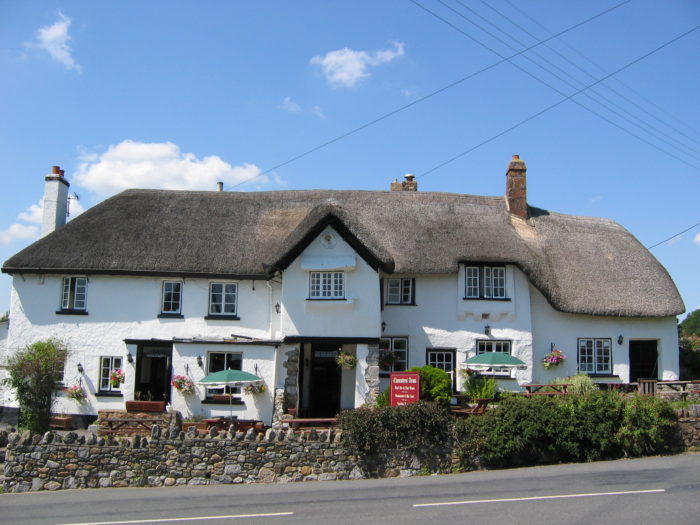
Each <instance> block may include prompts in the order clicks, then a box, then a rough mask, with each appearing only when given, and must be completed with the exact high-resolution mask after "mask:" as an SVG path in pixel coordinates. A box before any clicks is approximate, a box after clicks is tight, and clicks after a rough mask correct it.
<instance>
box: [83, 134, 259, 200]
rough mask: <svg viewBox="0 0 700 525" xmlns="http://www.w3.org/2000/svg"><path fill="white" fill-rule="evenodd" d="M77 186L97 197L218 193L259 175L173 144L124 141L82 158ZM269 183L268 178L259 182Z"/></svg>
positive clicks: (255, 169) (252, 168)
mask: <svg viewBox="0 0 700 525" xmlns="http://www.w3.org/2000/svg"><path fill="white" fill-rule="evenodd" d="M80 160H81V163H80V164H79V166H78V170H77V172H76V173H75V180H76V182H77V183H78V184H79V185H80V186H82V187H83V188H86V189H88V190H90V191H92V192H94V193H96V194H98V195H102V196H106V195H111V194H113V193H116V192H118V191H121V190H124V189H127V188H153V189H167V190H212V191H213V190H215V189H216V183H217V182H218V181H222V182H223V183H224V184H225V185H226V186H232V185H234V184H238V183H240V182H243V181H245V180H248V179H252V178H253V177H255V176H257V175H258V174H259V173H260V168H258V167H257V166H255V165H253V164H247V163H246V164H243V165H241V166H232V165H231V164H229V163H227V162H225V161H224V160H222V159H221V158H220V157H218V156H216V155H211V156H208V157H204V158H202V159H198V158H197V157H196V156H195V155H194V154H193V153H183V152H181V151H180V147H179V146H178V145H177V144H173V143H172V142H160V143H158V142H156V143H148V142H137V141H133V140H125V141H122V142H120V143H119V144H116V145H112V146H110V147H109V148H108V149H107V151H105V152H104V153H102V154H100V155H95V154H87V155H84V156H82V157H81V159H80ZM256 180H257V182H258V183H263V184H266V183H268V182H269V179H268V178H267V177H264V176H263V177H259V178H257V179H256Z"/></svg>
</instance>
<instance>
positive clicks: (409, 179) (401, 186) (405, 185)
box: [389, 173, 418, 191]
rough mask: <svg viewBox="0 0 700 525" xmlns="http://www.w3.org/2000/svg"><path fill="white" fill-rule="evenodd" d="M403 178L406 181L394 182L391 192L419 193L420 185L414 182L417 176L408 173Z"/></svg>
mask: <svg viewBox="0 0 700 525" xmlns="http://www.w3.org/2000/svg"><path fill="white" fill-rule="evenodd" d="M403 178H404V179H406V180H403V181H401V182H399V181H398V180H394V182H392V183H391V186H390V188H389V189H390V190H391V191H418V183H417V182H416V181H415V180H414V179H415V178H416V176H415V175H412V174H411V173H407V174H406V175H404V176H403Z"/></svg>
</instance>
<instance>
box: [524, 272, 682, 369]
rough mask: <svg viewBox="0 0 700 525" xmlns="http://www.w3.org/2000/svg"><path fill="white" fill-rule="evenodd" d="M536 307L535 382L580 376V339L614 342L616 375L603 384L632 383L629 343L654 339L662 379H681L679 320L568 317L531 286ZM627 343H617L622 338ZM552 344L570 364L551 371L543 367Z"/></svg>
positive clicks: (564, 364) (572, 315)
mask: <svg viewBox="0 0 700 525" xmlns="http://www.w3.org/2000/svg"><path fill="white" fill-rule="evenodd" d="M530 297H531V304H532V307H531V308H532V331H533V348H534V354H533V358H534V367H533V381H534V382H536V383H547V382H550V381H551V380H553V379H554V378H557V377H566V376H570V375H573V374H576V372H577V362H576V360H577V348H578V346H577V345H578V338H580V337H592V338H610V339H612V354H613V355H612V360H613V375H614V376H617V377H611V378H600V379H599V380H600V381H602V382H611V383H612V382H623V383H626V382H629V342H630V341H631V340H635V339H637V340H642V339H653V340H656V341H658V346H657V348H658V352H659V377H660V378H661V379H666V380H674V379H678V370H679V363H678V331H677V323H676V318H675V317H664V318H643V319H636V318H628V317H594V316H587V315H575V314H565V313H561V312H557V311H556V310H554V309H553V308H552V307H551V306H550V305H549V303H548V302H547V300H546V299H545V298H544V296H543V295H542V294H541V293H540V292H539V291H538V290H536V289H535V288H534V287H533V286H530ZM620 335H622V337H623V339H624V341H623V343H622V344H621V345H620V344H618V343H617V339H618V336H620ZM551 343H554V345H555V347H556V348H558V349H559V350H562V351H563V352H564V354H565V355H566V356H567V359H566V361H564V363H562V364H561V365H559V366H556V367H552V368H550V369H549V370H547V369H545V368H544V366H542V364H541V362H542V358H543V357H544V355H545V354H547V353H548V352H549V351H550V348H551Z"/></svg>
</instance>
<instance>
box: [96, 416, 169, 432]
mask: <svg viewBox="0 0 700 525" xmlns="http://www.w3.org/2000/svg"><path fill="white" fill-rule="evenodd" d="M162 420H163V419H162V418H110V419H103V420H102V421H103V422H104V423H106V424H107V430H105V431H104V432H105V433H107V434H116V433H117V432H119V429H121V428H122V427H123V426H124V425H127V424H129V423H136V424H137V425H139V426H142V427H143V428H145V429H146V430H148V431H149V432H150V431H151V427H152V426H153V424H155V423H160V422H161V421H162Z"/></svg>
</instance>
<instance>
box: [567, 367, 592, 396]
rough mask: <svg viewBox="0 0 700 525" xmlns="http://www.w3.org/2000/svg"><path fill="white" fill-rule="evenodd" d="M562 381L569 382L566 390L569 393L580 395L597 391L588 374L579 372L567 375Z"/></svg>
mask: <svg viewBox="0 0 700 525" xmlns="http://www.w3.org/2000/svg"><path fill="white" fill-rule="evenodd" d="M562 383H571V386H569V390H568V391H569V393H570V394H574V395H579V396H582V395H585V394H589V393H591V392H597V391H598V387H597V386H596V385H595V383H594V382H593V380H592V379H591V376H589V375H588V374H583V373H580V374H576V375H575V376H571V377H567V378H566V379H565V380H564V381H562Z"/></svg>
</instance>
